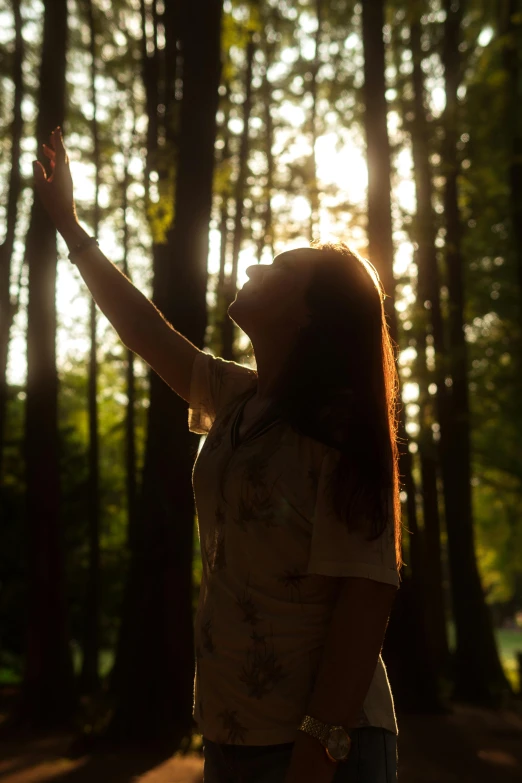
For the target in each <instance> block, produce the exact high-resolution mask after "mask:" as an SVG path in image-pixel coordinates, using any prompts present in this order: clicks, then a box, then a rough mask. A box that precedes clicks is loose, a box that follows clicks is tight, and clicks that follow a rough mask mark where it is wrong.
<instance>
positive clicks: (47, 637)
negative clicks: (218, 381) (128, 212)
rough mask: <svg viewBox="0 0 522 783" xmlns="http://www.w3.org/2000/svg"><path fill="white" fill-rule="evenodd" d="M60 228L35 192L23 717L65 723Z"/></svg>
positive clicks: (53, 115)
mask: <svg viewBox="0 0 522 783" xmlns="http://www.w3.org/2000/svg"><path fill="white" fill-rule="evenodd" d="M66 44H67V3H66V0H47V2H46V3H45V12H44V29H43V47H42V59H41V65H40V87H39V93H38V107H39V111H38V120H37V126H36V138H37V139H38V142H39V146H40V143H41V142H42V141H43V140H44V139H45V140H46V141H47V139H48V136H49V131H50V129H52V128H55V127H56V126H57V125H60V126H61V125H63V119H64V110H65V54H66ZM56 260H57V254H56V232H55V229H54V227H53V225H52V224H51V222H50V220H49V218H48V217H47V214H46V213H45V211H44V207H43V205H42V203H41V201H40V200H39V199H38V198H37V197H36V194H35V200H34V202H33V206H32V210H31V218H30V224H29V230H28V232H27V239H26V261H27V263H28V266H29V302H28V306H27V400H26V419H25V443H24V447H25V455H24V456H25V461H26V477H27V541H28V547H29V563H28V577H29V597H28V607H27V627H28V640H27V654H26V661H25V673H24V682H23V687H22V700H21V703H20V705H19V712H18V716H17V717H18V718H19V719H20V720H23V721H25V722H29V723H31V724H33V725H40V726H45V727H49V726H51V725H57V724H62V723H67V722H68V721H69V719H70V718H71V716H72V713H73V710H74V707H75V690H74V679H73V667H72V661H71V654H70V650H69V635H68V629H67V621H66V600H65V593H64V568H63V554H62V540H61V525H60V476H59V465H58V456H59V455H58V421H57V391H58V378H57V372H56V352H55V337H56V310H55V293H56Z"/></svg>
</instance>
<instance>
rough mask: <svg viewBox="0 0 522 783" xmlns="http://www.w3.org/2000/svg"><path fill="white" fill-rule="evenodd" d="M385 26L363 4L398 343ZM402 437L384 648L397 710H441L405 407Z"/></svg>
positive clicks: (378, 1) (376, 196) (369, 139)
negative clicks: (399, 524) (401, 507)
mask: <svg viewBox="0 0 522 783" xmlns="http://www.w3.org/2000/svg"><path fill="white" fill-rule="evenodd" d="M383 27H384V0H368V2H365V3H363V4H362V29H363V47H364V101H365V114H364V127H365V132H366V144H367V160H368V246H369V258H370V260H371V262H372V263H373V264H374V266H375V267H376V269H377V271H378V273H379V276H380V278H381V280H382V283H383V286H384V289H385V291H386V293H387V297H386V300H385V310H386V317H387V321H388V326H389V330H390V334H391V337H392V339H393V341H394V342H395V343H396V344H398V329H397V318H396V314H395V281H394V277H393V255H394V252H393V239H392V215H391V199H390V194H391V166H390V144H389V139H388V129H387V105H386V97H385V92H386V85H385V49H384V38H383ZM399 438H400V440H399V471H400V475H401V476H403V477H404V489H405V491H406V493H407V519H408V525H409V531H410V539H409V542H408V543H409V560H410V566H411V576H410V575H409V574H403V582H402V585H401V589H400V590H399V591H398V594H397V598H396V599H395V602H394V605H393V609H392V613H391V615H390V620H389V624H388V631H387V634H386V638H385V642H384V646H383V658H384V659H385V663H386V666H387V668H388V675H389V678H390V682H391V684H392V690H393V693H394V698H395V701H396V704H397V707H398V708H401V709H403V710H415V709H418V708H421V709H426V708H433V709H438V708H439V701H438V697H437V693H436V688H435V686H434V678H433V676H432V672H431V670H430V667H429V660H430V659H429V656H428V655H427V639H426V634H425V632H424V627H423V621H422V616H423V615H422V612H423V607H422V603H421V599H422V582H421V577H420V574H421V572H422V565H423V557H422V545H421V541H420V535H419V527H418V524H417V516H416V508H415V484H414V480H413V473H412V459H411V454H410V452H409V449H408V437H407V433H406V429H405V420H404V413H403V409H402V406H401V411H400V414H399ZM413 632H414V633H413ZM408 641H409V645H408ZM406 649H408V655H407V656H406V655H405V650H406ZM406 661H407V665H406Z"/></svg>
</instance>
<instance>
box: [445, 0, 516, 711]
mask: <svg viewBox="0 0 522 783" xmlns="http://www.w3.org/2000/svg"><path fill="white" fill-rule="evenodd" d="M444 10H445V12H446V20H445V22H444V45H443V52H442V59H443V65H444V72H445V88H446V108H445V111H444V129H445V140H444V145H443V153H442V159H443V167H444V174H445V176H446V186H445V192H444V215H445V220H446V245H445V262H446V271H447V279H448V290H449V330H448V331H449V342H450V344H449V360H450V362H449V370H450V374H451V387H450V388H451V393H450V403H449V404H450V411H451V423H450V426H449V427H448V428H447V437H446V438H443V439H442V441H441V448H442V450H443V460H442V464H443V469H444V492H445V507H446V516H447V518H446V526H447V533H448V557H449V569H450V574H451V584H452V602H453V616H454V620H455V626H456V635H457V646H456V652H455V671H454V676H455V682H454V692H453V697H454V698H456V699H460V700H462V701H467V702H472V703H480V704H486V705H495V704H497V705H498V704H499V703H500V702H501V701H502V699H503V698H504V695H505V694H506V693H509V692H511V686H510V684H509V682H508V680H507V678H506V676H505V674H504V671H503V669H502V665H501V663H500V659H499V656H498V651H497V647H496V642H495V636H494V633H493V625H492V619H491V615H490V611H489V608H488V606H487V604H486V600H485V596H484V592H483V590H482V585H481V583H480V576H479V572H478V568H477V562H476V557H475V542H474V531H473V514H472V498H471V444H470V411H469V396H468V375H467V370H468V367H467V345H466V340H465V335H464V323H465V320H464V275H463V256H462V249H461V240H462V229H461V222H460V214H459V205H458V175H459V164H458V159H457V140H458V133H459V131H458V98H457V90H458V86H459V83H460V75H461V70H462V66H461V61H460V52H459V48H458V47H459V42H460V28H461V21H462V15H463V2H462V0H460V2H458V1H457V0H445V1H444Z"/></svg>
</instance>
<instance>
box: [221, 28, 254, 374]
mask: <svg viewBox="0 0 522 783" xmlns="http://www.w3.org/2000/svg"><path fill="white" fill-rule="evenodd" d="M253 63H254V41H253V33H250V38H249V41H248V44H247V49H246V71H245V100H244V103H243V132H242V134H241V145H240V148H239V170H238V174H237V180H236V193H235V202H236V216H235V226H234V239H233V242H232V272H231V274H230V277H229V279H228V280H227V282H226V284H225V288H226V299H225V304H226V308H227V309H228V306H229V305H230V304H231V303H232V302H233V301H234V297H235V295H236V287H237V267H238V261H239V251H240V250H241V242H242V239H243V215H244V207H243V199H244V195H245V183H246V178H247V168H248V152H249V146H250V145H249V136H248V130H249V124H250V112H251V109H252V67H253ZM235 329H236V326H235V324H234V322H233V321H232V319H231V318H229V317H228V316H227V317H226V318H225V320H224V322H223V349H222V352H221V355H222V357H223V358H224V359H229V360H232V359H234V356H235V352H234V334H235Z"/></svg>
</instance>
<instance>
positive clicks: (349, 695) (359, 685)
mask: <svg viewBox="0 0 522 783" xmlns="http://www.w3.org/2000/svg"><path fill="white" fill-rule="evenodd" d="M332 578H336V577H332ZM342 582H343V584H342V588H341V589H340V591H339V595H338V599H337V603H336V605H335V608H334V612H333V615H332V620H331V623H330V628H329V631H328V635H327V638H326V641H325V645H324V648H323V656H322V660H321V664H320V667H319V670H318V675H317V679H316V682H315V687H314V691H313V693H312V697H311V699H310V701H309V703H308V708H307V715H311V716H312V717H313V718H317V719H318V720H320V721H323V722H324V723H329V724H332V725H340V726H343V727H344V728H345V729H346V730H347V731H349V730H350V729H351V728H354V727H356V725H357V718H358V716H359V713H360V711H361V707H362V706H363V703H364V699H365V697H366V694H367V692H368V689H369V687H370V684H371V681H372V678H373V675H374V672H375V668H376V666H377V663H378V660H379V654H380V651H381V647H382V642H383V639H384V634H385V631H386V625H387V622H388V617H389V615H390V611H391V608H392V604H393V601H394V598H395V593H396V588H395V586H393V585H389V584H384V583H380V582H375V581H373V580H371V579H362V578H358V577H346V578H345V579H343V580H342ZM303 717H304V716H303ZM300 733H302V732H298V735H299V734H300ZM319 757H320V758H319ZM323 758H324V759H326V753H325V750H324V748H322V747H321V746H320V744H319V742H318V740H315V739H314V738H307V739H306V740H305V739H304V738H301V737H299V741H298V742H296V743H295V746H294V749H293V751H292V759H291V763H290V767H289V769H288V772H287V776H286V778H285V783H300V781H302V780H303V779H306V770H307V769H309V768H310V765H319V766H318V768H317V771H316V773H315V778H314V780H316V781H317V783H330V780H331V778H332V777H333V774H334V772H335V768H334V769H333V771H332V767H334V764H333V762H330V763H329V764H327V763H324V764H322V765H321V760H322V759H323ZM314 769H315V767H314Z"/></svg>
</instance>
